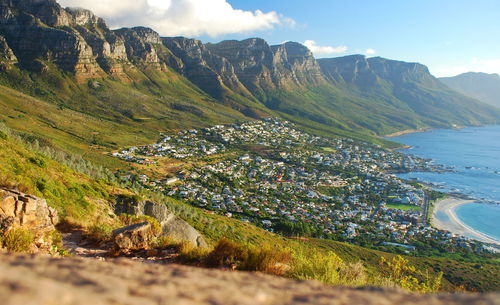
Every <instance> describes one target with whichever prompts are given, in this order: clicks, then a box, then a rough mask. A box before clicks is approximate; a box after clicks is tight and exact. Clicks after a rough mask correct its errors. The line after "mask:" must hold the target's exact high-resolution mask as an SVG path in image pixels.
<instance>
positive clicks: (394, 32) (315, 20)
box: [202, 0, 500, 75]
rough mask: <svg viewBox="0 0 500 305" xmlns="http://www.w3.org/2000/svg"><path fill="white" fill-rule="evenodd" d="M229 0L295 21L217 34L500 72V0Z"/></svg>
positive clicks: (437, 69)
mask: <svg viewBox="0 0 500 305" xmlns="http://www.w3.org/2000/svg"><path fill="white" fill-rule="evenodd" d="M229 2H230V3H231V4H232V5H233V7H234V8H237V9H244V10H256V9H260V10H262V11H264V12H266V11H276V12H278V13H279V14H282V15H284V16H286V17H288V18H292V19H293V20H295V22H296V25H295V26H294V27H292V28H290V27H286V26H277V27H275V28H274V29H272V30H266V31H259V32H254V33H245V34H244V35H234V34H233V35H224V37H217V39H221V38H237V39H240V38H243V37H245V36H248V35H250V36H259V37H263V38H265V39H266V40H268V41H269V42H270V43H280V42H282V41H285V40H293V41H298V42H304V41H306V40H314V41H315V42H316V43H317V44H318V45H321V46H347V47H348V50H347V52H346V53H343V54H352V53H364V52H365V51H366V50H367V49H373V50H375V51H376V55H377V56H382V57H387V58H392V59H399V60H404V61H417V62H421V63H424V64H426V65H428V66H429V67H430V68H431V71H432V72H434V73H435V74H439V75H449V74H456V73H461V72H464V70H468V69H483V70H488V71H485V72H496V73H500V0H377V1H371V0H365V1H353V0H309V1H301V0H286V1H284V0H252V1H248V0H230V1H229ZM202 39H203V40H217V39H213V38H209V37H202ZM343 54H338V55H335V56H340V55H343ZM317 55H318V57H329V56H328V55H326V54H325V55H323V54H317ZM497 61H499V62H498V63H497Z"/></svg>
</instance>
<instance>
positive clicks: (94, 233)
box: [84, 223, 115, 244]
mask: <svg viewBox="0 0 500 305" xmlns="http://www.w3.org/2000/svg"><path fill="white" fill-rule="evenodd" d="M114 229H115V227H114V226H111V225H109V224H104V223H96V224H93V225H91V226H89V227H87V229H86V230H85V233H84V237H85V238H86V239H88V240H89V241H91V242H94V243H96V244H105V243H107V242H109V241H111V238H112V237H113V230H114Z"/></svg>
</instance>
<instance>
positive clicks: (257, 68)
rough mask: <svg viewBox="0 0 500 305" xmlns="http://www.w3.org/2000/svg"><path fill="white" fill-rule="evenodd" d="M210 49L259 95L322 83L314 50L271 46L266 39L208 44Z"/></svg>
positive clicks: (289, 43) (294, 45)
mask: <svg viewBox="0 0 500 305" xmlns="http://www.w3.org/2000/svg"><path fill="white" fill-rule="evenodd" d="M207 49H209V50H210V51H212V52H213V53H215V54H217V55H219V56H221V57H224V58H226V59H227V60H229V62H230V63H231V64H232V65H233V67H234V71H235V73H236V75H237V77H238V79H239V80H240V81H241V83H243V84H244V85H245V87H247V88H248V89H249V91H250V92H253V93H255V94H258V95H259V93H261V92H262V93H265V92H266V91H269V90H276V89H280V88H284V87H286V86H289V85H296V86H307V85H317V84H320V83H321V82H322V81H323V77H322V75H321V71H320V67H319V65H318V63H317V62H316V60H315V59H314V56H313V55H312V53H311V51H309V50H308V49H307V48H306V47H304V46H303V45H301V44H298V43H294V42H287V43H285V44H283V45H278V46H269V45H268V44H267V42H266V41H264V40H263V39H260V38H251V39H246V40H243V41H236V40H228V41H223V42H220V43H217V44H207Z"/></svg>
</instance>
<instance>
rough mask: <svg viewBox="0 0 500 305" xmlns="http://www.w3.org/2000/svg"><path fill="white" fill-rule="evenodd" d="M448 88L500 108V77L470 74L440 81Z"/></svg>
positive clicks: (444, 78) (443, 78) (496, 75)
mask: <svg viewBox="0 0 500 305" xmlns="http://www.w3.org/2000/svg"><path fill="white" fill-rule="evenodd" d="M439 80H440V81H441V82H443V83H444V84H446V85H447V86H448V87H450V88H452V89H454V90H456V91H457V92H460V93H462V94H464V95H467V96H470V97H473V98H475V99H478V100H480V101H483V102H485V103H488V104H490V105H493V106H496V107H499V108H500V75H498V74H486V73H475V72H469V73H464V74H460V75H457V76H454V77H442V78H440V79H439Z"/></svg>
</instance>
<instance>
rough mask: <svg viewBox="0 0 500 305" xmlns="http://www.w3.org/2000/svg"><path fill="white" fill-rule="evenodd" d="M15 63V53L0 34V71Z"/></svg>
mask: <svg viewBox="0 0 500 305" xmlns="http://www.w3.org/2000/svg"><path fill="white" fill-rule="evenodd" d="M16 63H17V57H16V55H15V54H14V52H13V51H12V49H11V48H10V47H9V45H8V44H7V41H6V40H5V38H4V37H2V36H0V71H3V70H7V69H9V68H10V67H11V66H12V65H14V64H16Z"/></svg>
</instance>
